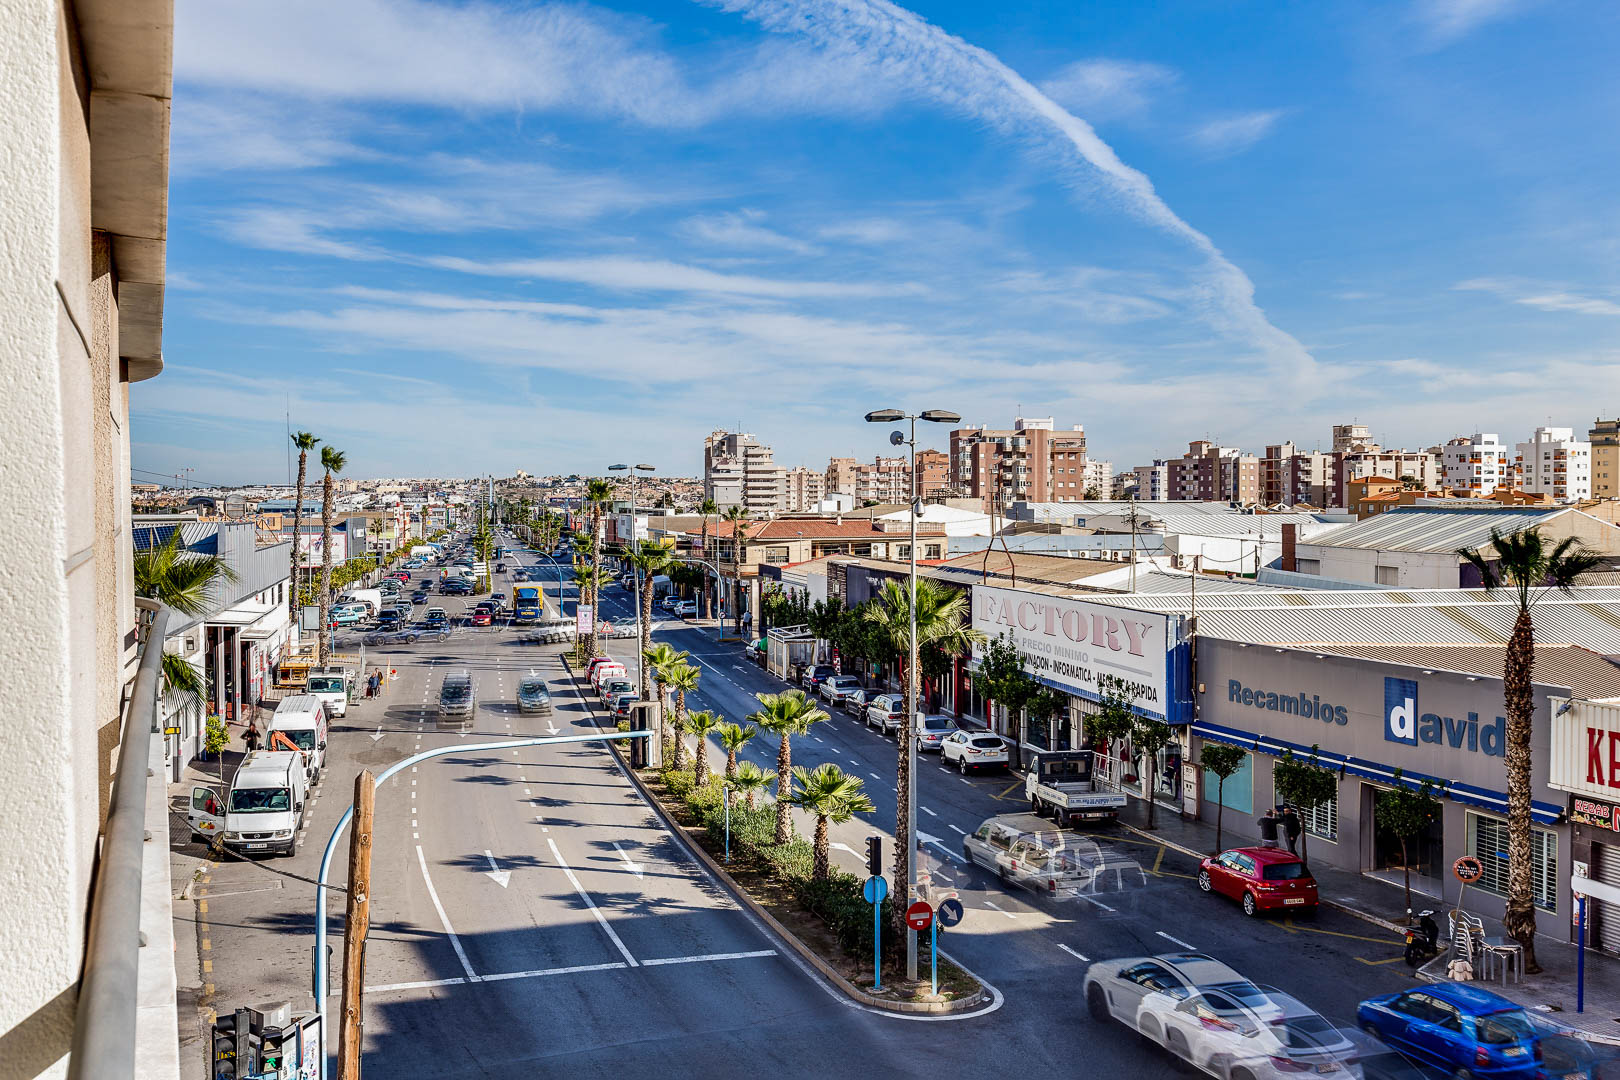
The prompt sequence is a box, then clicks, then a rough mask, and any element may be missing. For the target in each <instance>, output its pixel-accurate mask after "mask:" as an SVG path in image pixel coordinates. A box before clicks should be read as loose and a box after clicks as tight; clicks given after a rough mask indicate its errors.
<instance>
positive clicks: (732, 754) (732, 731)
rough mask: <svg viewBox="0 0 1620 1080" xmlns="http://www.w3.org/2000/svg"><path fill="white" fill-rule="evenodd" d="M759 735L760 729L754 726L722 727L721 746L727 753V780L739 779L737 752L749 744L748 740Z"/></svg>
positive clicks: (731, 725)
mask: <svg viewBox="0 0 1620 1080" xmlns="http://www.w3.org/2000/svg"><path fill="white" fill-rule="evenodd" d="M758 734H759V728H757V727H755V726H754V725H752V724H749V725H748V726H747V727H743V726H742V725H741V724H721V725H720V745H721V747H722V748H723V749H724V750H725V752H726V779H727V780H736V779H737V752H738V751H740V750H741V749H742V748H743V747H744V746H746V745H747V744H748V740H749V739H752V738H753V737H754V736H755V735H758Z"/></svg>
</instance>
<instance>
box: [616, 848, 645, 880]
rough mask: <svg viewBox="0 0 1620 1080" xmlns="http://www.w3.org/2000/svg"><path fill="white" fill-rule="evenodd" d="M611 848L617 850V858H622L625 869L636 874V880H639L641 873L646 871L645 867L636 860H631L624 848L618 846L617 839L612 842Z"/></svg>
mask: <svg viewBox="0 0 1620 1080" xmlns="http://www.w3.org/2000/svg"><path fill="white" fill-rule="evenodd" d="M613 850H614V851H617V852H618V853H619V858H621V859H623V860H624V866H625V869H627V870H629V871H630V872H631V873H632V874H634V875H636V880H637V881H640V880H641V875H642V874H643V873H644V872H645V871H646V868H645V867H643V866H642V865H641V864H640V863H638V862H631V861H630V856H628V855H626V854H625V853H624V848H622V847H620V846H619V842H618V841H617V840H615V841H614V842H613Z"/></svg>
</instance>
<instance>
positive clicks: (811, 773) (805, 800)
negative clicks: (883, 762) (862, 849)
mask: <svg viewBox="0 0 1620 1080" xmlns="http://www.w3.org/2000/svg"><path fill="white" fill-rule="evenodd" d="M793 783H794V785H795V786H794V788H793V791H792V792H791V793H790V794H789V795H788V797H787V802H788V804H789V805H791V806H797V807H799V808H800V809H802V810H808V811H810V813H812V814H814V815H815V816H816V833H815V839H814V840H813V841H812V843H811V848H812V850H813V851H814V852H815V859H814V861H813V862H812V863H811V870H810V876H811V877H812V878H814V879H816V880H817V881H820V880H822V879H824V878H826V877H828V876H829V874H830V872H831V869H832V861H831V859H829V858H828V848H829V847H830V838H829V837H828V835H827V823H828V822H829V821H830V822H832V823H833V824H834V825H842V824H843V823H844V822H846V821H848V820H849V819H850V818H852V817H854V816H855V815H856V814H870V813H871V812H872V811H874V810H876V809H877V807H875V806H873V805H872V799H871V797H870V796H868V795H867V794H866V792H864V791H862V790H861V788H863V787H865V783H864V782H863V781H862V780H861V778H860V777H858V776H851V775H849V774H848V773H846V772H845V771H844V770H843V769H840V768H839V767H838V766H836V765H834V764H833V763H832V762H830V761H829V762H827V763H826V764H825V765H820V766H817V767H816V768H815V769H814V770H811V769H806V768H805V767H804V766H802V765H800V766H797V767H795V768H794V770H793Z"/></svg>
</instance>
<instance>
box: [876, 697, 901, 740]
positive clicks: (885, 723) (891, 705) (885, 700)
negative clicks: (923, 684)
mask: <svg viewBox="0 0 1620 1080" xmlns="http://www.w3.org/2000/svg"><path fill="white" fill-rule="evenodd" d="M905 719H906V699H905V698H904V697H903V696H901V695H900V694H879V695H877V696H876V697H874V698H873V699H872V700H871V702H870V703H869V704H868V705H867V706H866V726H867V727H869V728H874V729H876V730H878V731H881V732H883V734H885V735H890V734H898V733H899V731H900V725H901V724H902V723H904V722H905Z"/></svg>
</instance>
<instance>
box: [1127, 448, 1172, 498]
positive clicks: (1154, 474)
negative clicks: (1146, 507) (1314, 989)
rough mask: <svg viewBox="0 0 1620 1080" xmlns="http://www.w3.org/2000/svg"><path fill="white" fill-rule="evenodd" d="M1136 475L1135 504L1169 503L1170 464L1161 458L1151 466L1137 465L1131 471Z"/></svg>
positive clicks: (1155, 460)
mask: <svg viewBox="0 0 1620 1080" xmlns="http://www.w3.org/2000/svg"><path fill="white" fill-rule="evenodd" d="M1131 471H1132V472H1134V473H1135V474H1136V501H1137V502H1169V501H1170V463H1169V462H1168V461H1165V460H1164V459H1163V458H1156V459H1154V462H1153V464H1151V465H1138V466H1137V467H1136V468H1135V469H1133V470H1131Z"/></svg>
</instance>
